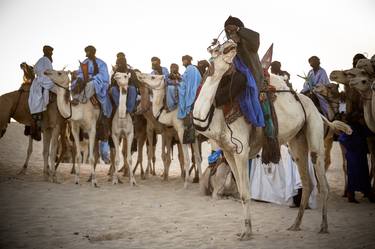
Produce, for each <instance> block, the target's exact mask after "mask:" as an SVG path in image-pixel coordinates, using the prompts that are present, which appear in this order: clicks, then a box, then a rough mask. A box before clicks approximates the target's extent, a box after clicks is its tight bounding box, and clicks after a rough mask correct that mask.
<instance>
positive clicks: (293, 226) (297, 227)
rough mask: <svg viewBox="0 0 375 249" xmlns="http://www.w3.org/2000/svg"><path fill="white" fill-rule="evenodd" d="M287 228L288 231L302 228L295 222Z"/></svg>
mask: <svg viewBox="0 0 375 249" xmlns="http://www.w3.org/2000/svg"><path fill="white" fill-rule="evenodd" d="M287 230H288V231H301V228H300V227H299V226H297V225H294V224H293V225H292V226H291V227H289V228H288V229H287Z"/></svg>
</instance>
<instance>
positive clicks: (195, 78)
mask: <svg viewBox="0 0 375 249" xmlns="http://www.w3.org/2000/svg"><path fill="white" fill-rule="evenodd" d="M192 60H193V58H192V57H191V56H190V55H184V56H182V64H183V65H184V67H186V70H185V72H184V74H183V75H182V80H181V83H180V85H179V87H178V113H177V118H179V119H182V120H183V121H184V126H185V134H184V141H183V143H184V144H189V143H193V142H194V139H195V134H194V127H193V120H192V115H191V111H192V109H193V104H194V101H195V96H196V93H197V89H198V87H199V85H200V83H201V79H202V77H201V74H200V72H199V70H198V68H197V67H196V66H194V65H192V64H191V61H192Z"/></svg>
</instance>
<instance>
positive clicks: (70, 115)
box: [54, 82, 73, 120]
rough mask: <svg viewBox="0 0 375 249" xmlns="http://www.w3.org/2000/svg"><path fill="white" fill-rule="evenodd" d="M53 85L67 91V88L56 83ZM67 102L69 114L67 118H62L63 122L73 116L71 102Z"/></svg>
mask: <svg viewBox="0 0 375 249" xmlns="http://www.w3.org/2000/svg"><path fill="white" fill-rule="evenodd" d="M54 83H55V85H56V86H58V87H60V88H62V89H64V90H65V91H69V88H68V87H64V86H62V85H60V84H58V83H56V82H54ZM68 102H69V109H70V114H69V116H68V117H63V118H64V119H65V120H68V119H70V118H71V117H72V114H73V110H72V102H71V101H68ZM61 116H62V115H61Z"/></svg>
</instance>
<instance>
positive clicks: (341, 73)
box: [329, 70, 349, 86]
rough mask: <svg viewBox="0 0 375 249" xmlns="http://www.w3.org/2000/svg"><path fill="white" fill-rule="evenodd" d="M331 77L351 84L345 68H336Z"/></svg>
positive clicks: (333, 79)
mask: <svg viewBox="0 0 375 249" xmlns="http://www.w3.org/2000/svg"><path fill="white" fill-rule="evenodd" d="M329 79H330V80H332V81H335V82H337V83H340V84H343V85H347V86H348V85H349V78H348V77H347V76H346V73H345V71H344V70H334V71H332V72H331V74H330V75H329Z"/></svg>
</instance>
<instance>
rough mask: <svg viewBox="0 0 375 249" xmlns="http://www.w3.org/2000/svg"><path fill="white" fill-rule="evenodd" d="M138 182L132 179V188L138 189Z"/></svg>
mask: <svg viewBox="0 0 375 249" xmlns="http://www.w3.org/2000/svg"><path fill="white" fill-rule="evenodd" d="M137 186H138V185H137V182H136V181H135V179H130V187H137Z"/></svg>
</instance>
